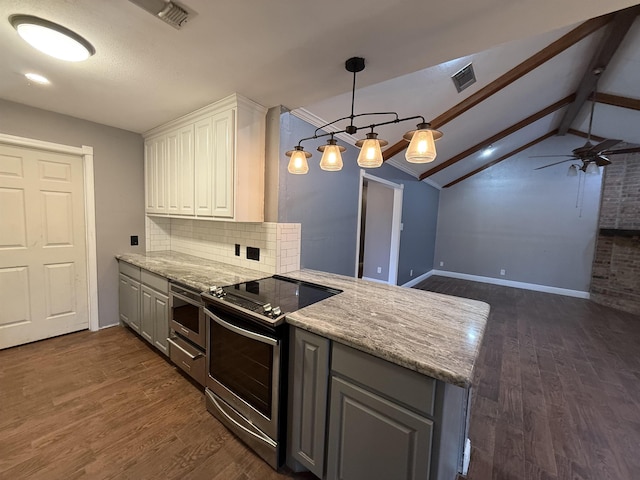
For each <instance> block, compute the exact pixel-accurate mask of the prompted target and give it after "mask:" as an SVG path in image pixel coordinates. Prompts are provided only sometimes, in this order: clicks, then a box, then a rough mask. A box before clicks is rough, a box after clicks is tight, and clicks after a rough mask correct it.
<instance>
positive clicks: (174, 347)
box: [167, 337, 207, 387]
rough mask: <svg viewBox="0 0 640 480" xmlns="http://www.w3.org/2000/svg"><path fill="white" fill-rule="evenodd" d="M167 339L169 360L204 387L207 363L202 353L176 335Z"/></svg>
mask: <svg viewBox="0 0 640 480" xmlns="http://www.w3.org/2000/svg"><path fill="white" fill-rule="evenodd" d="M167 341H168V343H169V358H170V359H171V361H172V362H173V363H174V364H175V365H176V366H177V367H178V368H180V369H181V370H183V371H184V372H185V373H186V374H187V375H189V376H190V377H191V378H193V379H194V380H195V381H196V382H198V383H199V384H200V385H202V386H203V387H204V384H205V381H206V373H205V366H206V363H207V362H206V361H205V355H204V353H203V352H201V351H200V350H198V349H197V348H195V347H194V346H192V345H190V344H188V343H187V342H185V341H184V340H182V339H180V338H178V337H171V338H169V339H168V340H167Z"/></svg>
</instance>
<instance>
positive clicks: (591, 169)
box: [585, 162, 600, 175]
mask: <svg viewBox="0 0 640 480" xmlns="http://www.w3.org/2000/svg"><path fill="white" fill-rule="evenodd" d="M585 173H587V174H589V175H600V168H598V165H597V164H596V162H590V163H589V165H587V169H586V170H585Z"/></svg>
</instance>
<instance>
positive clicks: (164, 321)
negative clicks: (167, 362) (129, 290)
mask: <svg viewBox="0 0 640 480" xmlns="http://www.w3.org/2000/svg"><path fill="white" fill-rule="evenodd" d="M141 293H142V296H141V298H142V302H141V303H142V309H141V311H142V319H141V322H140V335H142V337H143V338H144V339H145V340H147V341H148V342H149V343H151V344H152V345H154V346H155V347H156V348H158V349H159V350H160V351H161V352H162V353H164V354H165V355H168V354H169V345H168V344H167V337H168V336H169V297H168V296H167V295H164V294H163V293H160V292H158V291H156V290H154V289H153V288H151V287H148V286H147V285H144V284H143V285H142V287H141Z"/></svg>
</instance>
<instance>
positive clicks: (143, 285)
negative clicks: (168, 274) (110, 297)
mask: <svg viewBox="0 0 640 480" xmlns="http://www.w3.org/2000/svg"><path fill="white" fill-rule="evenodd" d="M119 268H120V276H119V280H118V282H119V285H118V293H119V308H120V320H122V322H124V323H126V324H127V325H129V326H130V327H131V329H132V330H134V331H135V332H137V333H139V334H140V335H141V336H142V338H144V339H145V340H147V341H148V342H149V343H151V344H152V345H153V346H154V347H156V348H157V349H158V350H160V351H161V352H162V353H164V354H165V355H169V345H168V343H167V337H168V336H169V296H168V293H169V281H168V280H167V279H166V278H164V277H161V276H160V275H156V274H155V273H151V272H149V271H147V270H143V269H141V268H140V267H136V266H135V265H131V264H129V263H127V262H123V261H120V262H119Z"/></svg>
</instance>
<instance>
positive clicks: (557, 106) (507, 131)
mask: <svg viewBox="0 0 640 480" xmlns="http://www.w3.org/2000/svg"><path fill="white" fill-rule="evenodd" d="M575 97H576V96H575V94H571V95H569V96H567V97H565V98H563V99H562V100H559V101H557V102H556V103H554V104H552V105H549V106H548V107H546V108H543V109H542V110H540V111H539V112H536V113H534V114H533V115H530V116H528V117H527V118H525V119H524V120H520V121H519V122H518V123H514V124H513V125H511V126H510V127H508V128H505V129H504V130H502V131H501V132H499V133H496V134H495V135H493V136H492V137H489V138H487V139H485V140H483V141H482V142H480V143H478V144H476V145H474V146H473V147H471V148H467V149H466V150H465V151H464V152H461V153H459V154H457V155H456V156H454V157H451V158H450V159H449V160H446V161H444V162H442V163H440V164H438V165H436V166H435V167H433V168H432V169H430V170H427V171H426V172H424V173H422V174H421V175H420V177H418V178H419V179H420V180H424V179H425V178H427V177H430V176H431V175H434V174H436V173H438V172H439V171H441V170H444V169H445V168H447V167H450V166H451V165H453V164H454V163H458V162H459V161H460V160H462V159H464V158H467V157H468V156H469V155H473V154H474V153H476V152H478V151H480V150H482V149H483V148H486V147H488V146H489V145H491V144H492V143H496V142H497V141H498V140H502V139H503V138H504V137H506V136H508V135H511V134H512V133H514V132H517V131H518V130H520V129H521V128H524V127H526V126H527V125H530V124H532V123H533V122H535V121H537V120H540V119H541V118H543V117H546V116H547V115H549V114H550V113H553V112H555V111H556V110H558V109H560V108H562V107H564V106H565V105H568V104H570V103H571V102H573V101H574V100H575Z"/></svg>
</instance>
